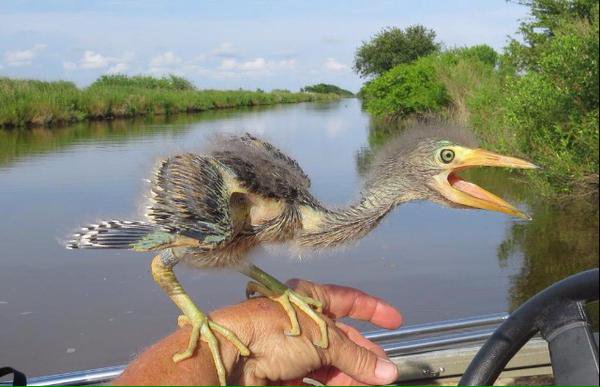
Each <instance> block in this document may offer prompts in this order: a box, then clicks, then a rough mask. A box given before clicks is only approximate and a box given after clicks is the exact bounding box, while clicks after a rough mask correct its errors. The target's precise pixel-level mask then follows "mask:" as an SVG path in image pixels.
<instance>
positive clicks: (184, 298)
mask: <svg viewBox="0 0 600 387" xmlns="http://www.w3.org/2000/svg"><path fill="white" fill-rule="evenodd" d="M175 263H177V259H176V258H174V255H173V252H172V251H171V250H170V249H169V250H166V251H164V252H163V253H161V254H159V255H157V256H156V257H154V259H153V260H152V265H151V269H152V277H154V280H155V281H156V283H158V285H159V286H160V287H161V288H162V289H163V290H164V291H165V292H166V293H167V295H168V296H169V297H170V298H171V300H172V301H173V302H174V303H175V305H177V307H179V309H181V311H182V312H183V316H179V318H178V319H177V323H178V325H179V326H183V325H185V324H190V325H191V326H192V333H191V334H190V339H189V341H188V345H187V348H186V349H185V350H184V351H182V352H177V353H175V354H174V355H173V361H174V362H175V363H178V362H180V361H182V360H185V359H188V358H190V357H192V356H193V355H194V351H195V350H196V347H197V346H198V340H199V339H200V340H203V341H205V342H207V343H208V346H209V348H210V352H211V354H212V357H213V361H214V363H215V368H216V369H217V376H218V378H219V382H220V384H221V385H222V386H224V385H226V382H227V380H226V371H225V367H224V366H223V361H222V359H221V353H220V351H219V343H218V341H217V339H216V337H215V335H214V333H213V331H216V332H218V333H219V334H221V335H222V336H223V337H225V338H226V339H227V340H229V342H231V344H233V345H234V346H235V347H236V348H237V350H238V351H239V352H240V354H241V355H242V356H248V355H249V354H250V350H249V349H248V348H247V347H246V346H245V345H244V344H243V343H242V342H241V341H240V339H238V338H237V336H236V335H235V333H233V332H231V331H230V330H229V329H227V328H225V327H223V326H221V325H219V324H217V323H215V322H213V321H211V320H210V319H209V318H208V316H206V314H204V313H203V312H202V311H201V310H200V309H198V308H197V307H196V305H194V302H193V301H192V299H191V298H190V297H189V296H188V295H187V294H186V292H185V290H183V287H182V286H181V284H180V283H179V281H178V280H177V277H175V273H174V272H173V266H174V265H175Z"/></svg>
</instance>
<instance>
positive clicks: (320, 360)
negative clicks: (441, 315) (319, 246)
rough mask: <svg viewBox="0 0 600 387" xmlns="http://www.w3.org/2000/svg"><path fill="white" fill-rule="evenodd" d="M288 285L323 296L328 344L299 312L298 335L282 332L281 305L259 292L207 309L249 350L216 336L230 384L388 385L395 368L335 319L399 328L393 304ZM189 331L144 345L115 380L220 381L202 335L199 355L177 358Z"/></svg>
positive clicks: (348, 291)
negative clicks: (309, 381) (243, 352)
mask: <svg viewBox="0 0 600 387" xmlns="http://www.w3.org/2000/svg"><path fill="white" fill-rule="evenodd" d="M289 286H290V287H292V288H293V289H295V290H298V291H299V292H301V293H304V294H305V295H307V296H310V297H312V298H314V299H316V300H319V301H321V302H322V303H323V312H324V314H325V315H326V316H328V317H325V319H326V322H327V325H328V334H329V347H328V348H327V349H322V348H319V347H317V346H315V345H314V344H313V342H316V341H317V339H318V338H319V337H320V336H319V335H320V333H319V330H318V328H317V326H316V324H315V323H314V322H313V321H312V320H311V319H309V318H308V317H307V316H306V315H305V314H304V313H303V312H300V311H298V313H297V314H298V319H299V321H300V325H301V328H302V333H301V335H300V336H294V337H290V336H286V335H285V334H284V331H285V330H286V329H289V324H290V321H289V318H288V316H287V314H285V312H284V311H283V309H282V308H281V306H280V304H278V303H276V302H274V301H271V300H269V299H267V298H264V297H259V298H255V299H251V300H248V301H245V302H242V303H241V304H238V305H233V306H229V307H226V308H222V309H219V310H217V311H215V312H213V313H211V317H212V319H213V321H215V322H217V323H219V324H221V325H223V326H226V327H227V328H229V329H230V330H232V331H233V332H235V333H236V335H237V336H238V337H239V339H240V340H241V341H242V342H243V343H244V344H246V345H247V346H248V348H249V349H250V351H251V355H250V356H249V357H246V358H245V357H241V356H240V355H239V353H238V352H237V350H236V349H235V347H233V345H231V343H230V342H229V341H227V340H219V342H220V349H221V355H222V359H223V363H224V365H225V367H226V370H227V375H228V382H229V383H230V384H237V385H241V384H246V385H262V384H267V383H277V384H296V385H297V384H302V378H304V377H311V378H313V379H315V380H318V381H320V382H321V383H324V384H332V385H357V384H388V383H391V382H393V381H394V380H395V379H396V377H397V370H396V367H395V366H394V365H393V364H392V363H390V362H389V360H387V357H386V356H385V354H384V352H383V351H382V350H381V348H379V347H378V346H377V345H376V344H374V343H372V342H370V341H368V340H366V339H365V338H364V337H363V336H362V335H361V334H360V332H358V331H357V330H356V329H355V328H352V327H350V326H348V325H346V324H343V323H341V322H337V321H334V320H333V319H337V318H341V317H350V318H354V319H358V320H365V321H370V322H371V323H373V324H375V325H377V326H380V327H382V328H389V329H393V328H397V327H398V326H399V325H400V324H401V322H402V317H401V316H400V314H399V313H398V312H397V311H396V309H395V308H393V307H392V306H390V305H389V304H387V303H385V302H384V301H382V300H380V299H378V298H375V297H372V296H370V295H368V294H365V293H363V292H361V291H360V290H356V289H352V288H348V287H343V286H336V285H317V284H314V283H311V282H308V281H302V280H292V281H290V282H289ZM189 335H190V327H189V326H184V327H182V328H181V329H178V330H177V331H175V332H174V333H172V334H171V335H169V336H167V337H165V338H164V339H162V340H160V341H159V342H157V343H155V344H154V345H152V346H151V347H149V348H148V349H147V350H146V351H144V352H143V353H142V354H141V355H140V356H139V357H138V358H137V359H135V360H134V361H133V362H132V363H131V364H129V366H128V367H127V369H126V370H125V372H124V373H123V374H122V375H121V376H120V377H119V378H118V379H116V380H114V381H113V384H117V385H119V384H121V385H151V384H152V385H184V384H191V385H214V384H216V383H218V379H217V377H216V372H215V369H214V364H213V362H212V357H211V353H210V350H209V348H208V345H207V343H206V342H204V341H202V340H201V341H200V342H199V345H198V348H197V352H196V354H195V355H194V356H193V357H191V358H189V359H187V360H184V361H182V362H179V363H174V362H173V360H172V355H173V353H175V352H176V351H178V350H181V348H183V347H184V346H185V345H186V344H187V340H188V338H189Z"/></svg>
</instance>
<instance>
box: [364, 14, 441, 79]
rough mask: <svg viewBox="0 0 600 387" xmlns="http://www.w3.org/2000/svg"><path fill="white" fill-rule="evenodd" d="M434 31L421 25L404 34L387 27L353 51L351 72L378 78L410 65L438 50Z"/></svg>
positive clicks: (438, 46) (409, 29)
mask: <svg viewBox="0 0 600 387" xmlns="http://www.w3.org/2000/svg"><path fill="white" fill-rule="evenodd" d="M435 36H436V34H435V31H433V30H431V29H428V28H425V27H424V26H422V25H414V26H409V27H407V28H406V29H405V30H402V29H400V28H397V27H387V28H384V29H383V30H381V31H380V32H379V33H377V34H376V35H375V36H374V37H373V38H372V39H371V40H370V41H368V42H363V43H362V44H361V46H360V47H359V48H358V49H357V50H356V54H355V58H354V70H355V71H356V72H357V73H358V74H359V75H360V76H361V77H369V76H378V75H381V74H383V73H384V72H386V71H388V70H389V69H391V68H392V67H394V66H396V65H399V64H401V63H408V62H412V61H414V60H416V59H418V58H420V57H422V56H425V55H429V54H431V53H434V52H436V51H438V50H439V49H440V44H439V43H437V42H436V41H435Z"/></svg>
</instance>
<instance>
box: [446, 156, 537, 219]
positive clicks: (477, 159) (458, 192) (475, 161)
mask: <svg viewBox="0 0 600 387" xmlns="http://www.w3.org/2000/svg"><path fill="white" fill-rule="evenodd" d="M483 166H486V167H504V168H519V169H535V168H537V166H536V165H535V164H532V163H530V162H528V161H525V160H521V159H518V158H515V157H508V156H502V155H499V154H496V153H493V152H489V151H486V150H483V149H466V148H462V149H461V152H460V153H457V157H456V160H455V162H454V163H452V165H451V167H450V168H449V169H448V170H446V171H444V172H442V173H441V174H439V175H437V176H435V177H434V186H435V188H436V189H437V191H438V192H439V193H441V194H442V195H443V196H444V197H445V198H446V199H448V200H450V201H452V202H454V203H457V204H460V205H464V206H467V207H473V208H480V209H484V210H490V211H497V212H502V213H505V214H509V215H513V216H517V217H519V218H523V219H527V220H531V218H530V217H529V216H528V215H527V214H524V213H523V212H521V211H519V210H518V209H517V208H515V207H514V206H512V205H511V204H509V203H507V202H506V201H504V200H503V199H502V198H499V197H498V196H496V195H494V194H493V193H491V192H488V191H486V190H484V189H483V188H481V187H479V186H477V185H475V184H473V183H470V182H468V181H465V180H462V179H461V178H460V176H458V174H457V172H459V171H461V170H463V169H467V168H471V167H483Z"/></svg>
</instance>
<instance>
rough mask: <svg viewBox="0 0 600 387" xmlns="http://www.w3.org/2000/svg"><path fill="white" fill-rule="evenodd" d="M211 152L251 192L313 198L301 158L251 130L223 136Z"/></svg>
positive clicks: (290, 198) (296, 199)
mask: <svg viewBox="0 0 600 387" xmlns="http://www.w3.org/2000/svg"><path fill="white" fill-rule="evenodd" d="M211 154H212V156H213V157H214V158H215V159H216V160H218V161H219V162H220V163H221V164H223V165H224V166H226V167H227V168H229V169H230V170H232V171H233V172H234V174H235V176H236V179H237V180H238V181H239V183H240V184H241V186H242V187H243V188H244V189H246V190H248V191H249V192H252V193H255V194H259V195H262V196H264V197H267V198H275V199H285V200H286V201H287V202H292V203H293V202H302V201H307V200H312V196H310V193H309V192H308V189H309V187H310V179H309V178H308V176H307V175H306V173H304V171H303V170H302V168H300V165H298V162H297V161H296V160H294V159H292V158H291V157H289V156H288V155H286V154H285V153H283V152H282V151H280V150H279V149H277V148H276V147H275V146H273V145H272V144H270V143H268V142H266V141H264V140H261V139H259V138H257V137H254V136H252V135H250V134H248V133H246V134H245V135H243V136H228V137H222V138H220V139H218V140H217V142H216V143H215V144H214V149H213V151H212V153H211Z"/></svg>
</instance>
